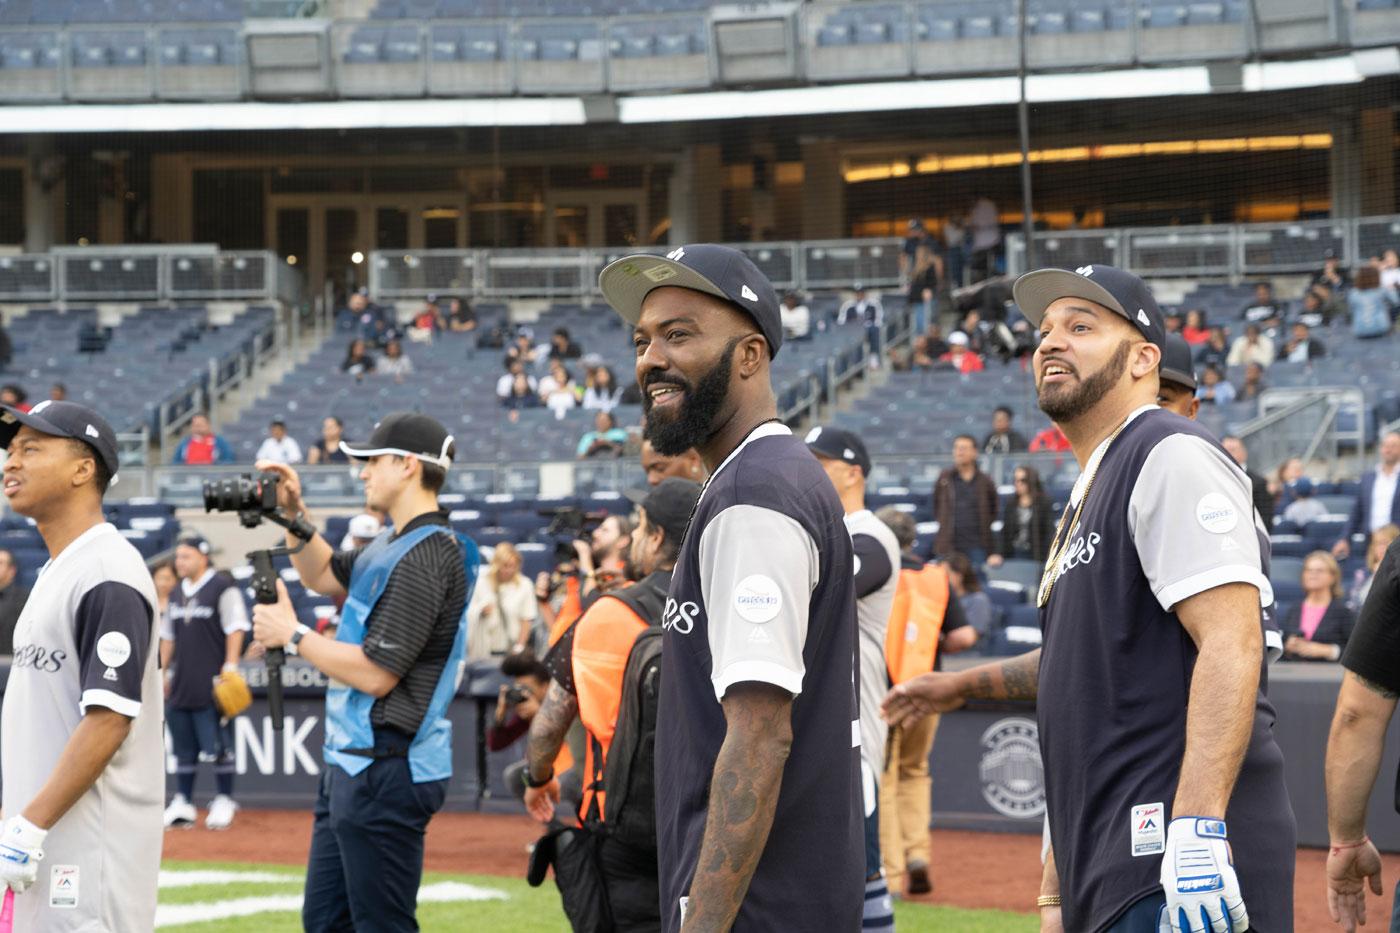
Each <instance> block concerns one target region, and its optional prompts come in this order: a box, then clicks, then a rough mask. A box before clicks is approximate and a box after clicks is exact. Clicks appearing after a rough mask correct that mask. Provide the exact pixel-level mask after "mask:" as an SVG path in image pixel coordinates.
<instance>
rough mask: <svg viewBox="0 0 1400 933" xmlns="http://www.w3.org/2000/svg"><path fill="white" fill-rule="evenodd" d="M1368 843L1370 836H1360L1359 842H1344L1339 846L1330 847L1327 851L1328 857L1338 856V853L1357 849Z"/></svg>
mask: <svg viewBox="0 0 1400 933" xmlns="http://www.w3.org/2000/svg"><path fill="white" fill-rule="evenodd" d="M1370 841H1371V837H1370V836H1362V837H1361V841H1360V842H1344V843H1342V844H1341V845H1335V846H1332V847H1331V848H1330V849H1329V850H1328V854H1329V855H1336V854H1338V853H1339V852H1341V851H1342V850H1343V849H1355V848H1359V847H1360V846H1364V845H1366V844H1367V843H1368V842H1370Z"/></svg>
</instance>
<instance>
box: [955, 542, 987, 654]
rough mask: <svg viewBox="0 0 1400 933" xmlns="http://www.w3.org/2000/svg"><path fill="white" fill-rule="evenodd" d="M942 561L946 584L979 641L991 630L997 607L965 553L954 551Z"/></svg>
mask: <svg viewBox="0 0 1400 933" xmlns="http://www.w3.org/2000/svg"><path fill="white" fill-rule="evenodd" d="M943 563H944V564H945V565H946V566H947V568H948V585H949V586H950V587H952V589H953V593H954V594H955V595H956V596H957V597H958V604H959V606H961V608H962V611H963V616H964V618H966V619H967V624H968V625H970V626H971V627H972V630H973V631H975V632H976V633H977V638H978V640H979V641H980V640H981V639H983V638H986V637H987V635H988V633H989V632H991V630H992V622H993V621H994V620H995V619H996V615H997V609H996V606H995V605H993V604H992V598H991V597H990V596H988V595H987V593H986V591H985V590H983V589H982V578H981V577H979V576H977V568H976V567H975V566H974V565H973V563H972V561H971V560H969V559H968V556H967V555H966V554H959V553H957V552H956V551H954V552H953V553H952V554H949V555H948V556H947V557H945V558H944V560H943Z"/></svg>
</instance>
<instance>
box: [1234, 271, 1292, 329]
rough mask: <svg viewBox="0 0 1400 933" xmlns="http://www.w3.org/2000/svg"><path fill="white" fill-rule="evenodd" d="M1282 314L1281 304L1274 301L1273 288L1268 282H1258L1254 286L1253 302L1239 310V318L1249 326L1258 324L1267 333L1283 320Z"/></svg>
mask: <svg viewBox="0 0 1400 933" xmlns="http://www.w3.org/2000/svg"><path fill="white" fill-rule="evenodd" d="M1283 312H1284V308H1283V305H1282V303H1280V302H1278V301H1276V300H1275V299H1274V287H1273V286H1272V285H1270V284H1269V283H1268V282H1260V283H1258V284H1257V285H1255V286H1254V298H1253V300H1251V301H1250V302H1249V304H1247V305H1245V306H1244V307H1243V308H1242V309H1241V310H1240V317H1242V318H1244V319H1245V321H1247V322H1248V323H1250V324H1258V325H1259V326H1260V328H1261V329H1262V330H1264V331H1267V330H1268V329H1269V328H1271V327H1277V326H1278V325H1279V322H1281V321H1282V320H1283Z"/></svg>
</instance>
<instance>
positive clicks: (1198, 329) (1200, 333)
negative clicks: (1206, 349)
mask: <svg viewBox="0 0 1400 933" xmlns="http://www.w3.org/2000/svg"><path fill="white" fill-rule="evenodd" d="M1181 336H1182V338H1183V339H1185V341H1186V342H1187V343H1188V344H1190V345H1191V346H1193V347H1199V346H1200V345H1201V344H1203V343H1205V342H1206V341H1208V340H1210V328H1209V327H1207V326H1206V314H1205V312H1204V311H1202V310H1201V309H1199V308H1192V309H1191V310H1190V311H1187V312H1186V325H1185V326H1184V327H1182V328H1181Z"/></svg>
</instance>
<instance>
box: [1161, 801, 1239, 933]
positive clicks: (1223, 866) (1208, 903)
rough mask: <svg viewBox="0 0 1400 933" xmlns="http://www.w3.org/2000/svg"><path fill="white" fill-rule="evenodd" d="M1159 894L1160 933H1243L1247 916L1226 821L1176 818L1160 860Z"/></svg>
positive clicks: (1169, 829)
mask: <svg viewBox="0 0 1400 933" xmlns="http://www.w3.org/2000/svg"><path fill="white" fill-rule="evenodd" d="M1162 890H1163V891H1164V892H1166V895H1167V905H1166V906H1165V907H1163V908H1162V910H1161V912H1160V913H1159V914H1158V918H1157V929H1158V931H1159V933H1242V931H1244V930H1247V929H1249V914H1248V913H1247V912H1246V911H1245V909H1244V898H1243V897H1241V896H1240V882H1239V879H1238V878H1237V877H1235V866H1234V863H1233V861H1232V860H1231V858H1230V844H1229V843H1228V842H1226V834H1225V821H1224V820H1213V819H1208V818H1205V817H1197V816H1179V817H1177V818H1176V819H1174V820H1172V822H1171V825H1170V826H1168V827H1167V850H1166V852H1165V853H1164V854H1163V855H1162Z"/></svg>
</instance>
